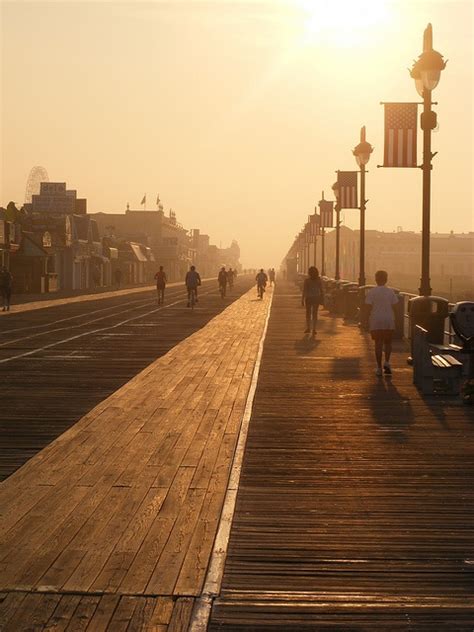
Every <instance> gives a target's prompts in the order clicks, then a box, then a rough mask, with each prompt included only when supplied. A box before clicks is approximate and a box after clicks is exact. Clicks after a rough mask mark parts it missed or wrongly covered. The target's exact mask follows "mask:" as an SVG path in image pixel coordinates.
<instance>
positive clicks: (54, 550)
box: [0, 291, 269, 632]
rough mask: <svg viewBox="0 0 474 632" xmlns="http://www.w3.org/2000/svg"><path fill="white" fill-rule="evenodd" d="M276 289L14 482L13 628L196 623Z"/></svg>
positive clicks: (88, 421)
mask: <svg viewBox="0 0 474 632" xmlns="http://www.w3.org/2000/svg"><path fill="white" fill-rule="evenodd" d="M268 305H269V301H268V299H267V300H265V301H257V300H255V296H254V291H252V292H249V293H247V294H245V295H244V296H243V297H242V298H240V299H239V300H237V301H236V302H234V303H233V304H232V305H230V306H229V307H228V309H226V310H225V311H224V312H222V313H221V314H220V315H219V316H217V317H216V318H214V319H213V320H211V321H210V322H209V323H208V324H207V325H206V326H205V327H204V328H203V329H201V330H200V331H198V332H196V333H194V334H193V335H191V336H189V337H188V338H186V340H184V341H183V342H181V343H180V344H179V345H177V346H176V347H174V348H173V349H172V350H171V351H169V352H168V353H167V354H166V355H164V356H163V357H161V358H160V359H158V360H157V361H156V362H154V363H153V364H151V365H150V366H149V367H147V368H146V369H145V370H143V371H142V372H141V373H140V374H139V375H137V376H136V377H135V378H133V379H132V380H131V381H130V382H128V383H127V384H126V385H125V386H123V387H122V388H121V389H120V390H119V391H117V392H116V393H114V394H113V395H111V396H110V397H109V398H108V399H106V400H105V401H103V402H102V403H100V404H99V405H97V406H96V407H95V408H94V409H93V410H92V411H91V412H89V413H88V414H86V415H85V416H84V417H83V418H82V419H81V420H80V421H79V422H77V423H76V424H75V425H74V426H73V427H72V428H70V429H69V430H68V431H67V432H65V433H64V434H63V435H62V436H60V437H59V438H58V439H57V440H56V441H54V442H53V443H51V444H50V445H49V446H47V447H46V448H45V449H44V450H42V451H41V452H39V453H38V454H37V455H36V456H34V457H33V458H32V459H31V460H30V461H28V462H27V463H26V464H25V465H24V466H23V467H22V468H20V469H19V470H18V471H16V472H15V473H14V474H13V475H12V476H10V477H9V478H8V479H7V480H6V481H5V482H4V483H3V485H2V486H1V488H0V507H1V509H2V521H1V526H0V537H1V549H0V559H1V561H0V577H1V580H0V599H1V602H0V630H2V631H11V632H20V631H23V630H33V629H34V630H43V629H45V630H64V629H68V630H85V629H87V630H89V631H90V630H111V631H113V632H116V631H119V630H154V631H155V632H165V631H167V632H176V631H178V630H180V631H181V630H186V629H187V627H188V623H189V621H190V617H191V615H192V610H193V606H194V600H195V598H196V597H197V596H199V595H200V594H201V592H202V587H203V583H204V580H205V577H206V572H207V569H208V564H209V559H210V556H211V552H212V548H213V545H214V539H215V536H216V531H217V528H218V525H219V519H220V513H221V509H222V505H223V501H224V497H225V493H226V490H227V485H228V478H229V472H230V467H231V464H232V460H233V456H234V451H235V447H236V442H237V439H238V436H239V431H240V425H241V421H242V417H243V413H244V409H245V405H246V401H247V396H248V392H249V387H250V384H251V378H252V373H253V370H254V366H255V362H256V358H257V353H258V347H259V342H260V340H261V336H262V332H263V330H264V324H265V321H266V317H267V312H268Z"/></svg>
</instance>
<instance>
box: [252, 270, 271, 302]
mask: <svg viewBox="0 0 474 632" xmlns="http://www.w3.org/2000/svg"><path fill="white" fill-rule="evenodd" d="M255 280H256V281H257V296H258V298H263V293H264V292H265V286H266V285H267V281H268V277H267V275H266V274H265V272H264V271H263V268H260V272H259V273H258V274H257V276H256V277H255Z"/></svg>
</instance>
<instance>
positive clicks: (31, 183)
mask: <svg viewBox="0 0 474 632" xmlns="http://www.w3.org/2000/svg"><path fill="white" fill-rule="evenodd" d="M41 182H49V176H48V172H47V171H46V169H45V168H44V167H40V166H37V167H33V169H32V170H31V171H30V175H29V176H28V180H27V181H26V190H25V204H30V203H31V202H32V200H33V195H37V194H38V193H39V192H40V184H41Z"/></svg>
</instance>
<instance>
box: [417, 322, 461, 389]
mask: <svg viewBox="0 0 474 632" xmlns="http://www.w3.org/2000/svg"><path fill="white" fill-rule="evenodd" d="M427 333H428V332H427V331H426V329H424V328H423V327H420V326H419V325H417V326H416V327H415V338H414V346H413V351H414V355H413V383H414V384H415V385H416V386H418V388H420V389H421V392H422V393H423V394H424V395H435V394H444V395H458V394H459V392H460V387H461V379H462V373H463V364H462V362H460V361H459V360H458V359H456V358H455V357H454V356H453V355H452V353H453V352H455V351H456V349H455V348H454V347H453V348H451V346H449V347H446V346H444V345H438V344H436V345H435V344H432V343H430V342H429V341H428V340H427ZM448 351H450V352H451V353H448Z"/></svg>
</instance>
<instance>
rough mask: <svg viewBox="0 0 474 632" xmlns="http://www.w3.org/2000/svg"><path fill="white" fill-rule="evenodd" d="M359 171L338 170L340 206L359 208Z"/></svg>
mask: <svg viewBox="0 0 474 632" xmlns="http://www.w3.org/2000/svg"><path fill="white" fill-rule="evenodd" d="M358 173H359V172H358V171H338V172H337V184H338V186H339V198H338V202H339V208H359V205H358V203H357V174H358Z"/></svg>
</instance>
